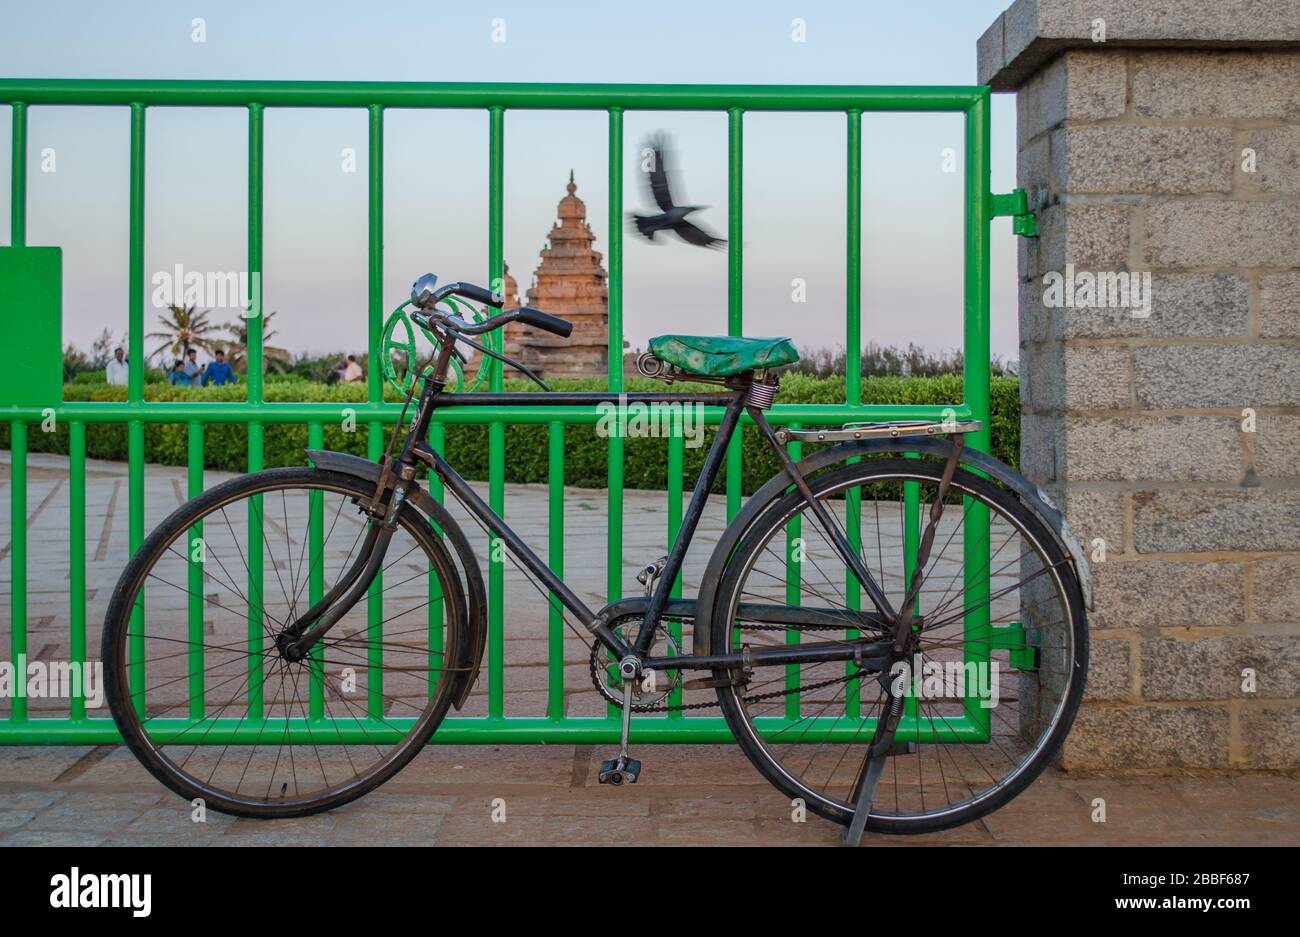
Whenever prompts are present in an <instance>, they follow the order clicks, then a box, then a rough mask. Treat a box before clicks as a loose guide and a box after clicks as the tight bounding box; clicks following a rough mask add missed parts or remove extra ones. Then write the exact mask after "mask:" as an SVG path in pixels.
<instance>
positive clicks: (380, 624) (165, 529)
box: [103, 467, 466, 817]
mask: <svg viewBox="0 0 1300 937" xmlns="http://www.w3.org/2000/svg"><path fill="white" fill-rule="evenodd" d="M373 491H374V486H373V485H371V484H370V483H368V482H365V481H363V480H361V479H357V478H353V477H351V476H347V475H342V474H338V473H334V472H328V471H322V470H318V469H311V468H305V467H304V468H283V469H271V470H268V471H264V472H257V473H255V474H251V475H245V476H241V477H239V478H236V479H232V480H231V481H228V482H225V483H224V484H221V485H218V486H216V487H214V488H212V489H210V490H209V491H207V492H205V493H204V494H202V495H201V496H200V497H198V498H196V499H194V500H193V501H190V502H188V503H187V504H184V505H182V506H181V507H180V508H179V509H177V510H176V511H175V512H174V513H173V514H172V515H171V516H170V517H168V518H167V519H166V520H165V521H163V522H162V524H160V525H159V526H158V528H157V529H156V530H155V531H154V532H153V533H152V534H150V536H149V537H148V538H147V539H146V541H145V542H144V544H143V545H142V546H141V548H140V550H139V551H138V552H137V553H136V555H135V556H134V557H133V558H132V560H131V562H130V564H129V565H128V566H127V568H126V570H125V571H124V572H123V573H122V577H121V579H120V580H119V582H118V585H117V588H116V589H115V590H114V593H113V597H112V601H111V603H110V605H109V609H108V616H107V619H106V621H105V625H104V635H103V661H104V668H105V683H106V687H107V691H108V699H109V704H110V706H111V708H112V712H113V717H114V719H115V720H116V722H117V725H118V728H119V730H120V731H121V733H122V737H123V739H124V740H125V741H126V744H127V745H128V746H129V747H130V748H131V750H132V752H134V753H135V755H136V756H137V757H138V758H139V759H140V761H141V762H142V763H143V764H144V766H145V767H146V768H148V770H149V771H150V772H151V773H152V774H153V775H154V776H155V777H157V778H158V779H159V780H160V781H161V782H162V783H163V784H165V785H167V787H169V788H171V789H172V790H173V791H175V792H176V793H178V794H180V795H181V796H182V797H184V798H186V799H187V800H195V799H202V800H203V802H204V803H205V804H206V806H208V807H212V808H213V809H216V810H219V811H222V812H225V813H231V814H235V815H238V816H248V817H293V816H301V815H304V814H309V813H317V812H319V811H322V810H328V809H330V808H333V807H336V806H339V805H340V804H344V803H347V802H348V801H350V800H353V799H355V798H357V797H360V796H361V795H362V794H365V793H366V792H367V791H370V790H372V789H374V788H375V787H377V786H378V785H380V784H382V783H383V782H384V781H386V780H387V779H388V778H390V777H392V776H393V775H394V774H395V773H396V772H397V771H398V770H399V769H401V767H402V766H403V765H405V764H406V763H407V762H408V761H410V759H411V758H413V757H414V756H415V754H416V753H418V752H419V750H420V748H421V746H423V744H424V743H425V742H426V741H427V740H428V738H429V736H430V735H431V734H432V733H433V731H434V729H436V728H437V726H438V723H439V722H440V721H441V720H442V718H443V716H444V715H446V713H447V709H448V707H449V705H450V704H451V699H452V693H453V688H454V685H455V683H456V681H455V680H454V679H453V671H454V670H455V667H454V664H455V663H456V662H458V661H460V660H461V656H460V655H461V648H462V646H463V643H464V641H465V640H466V639H465V637H464V627H465V615H466V612H465V598H464V591H463V588H462V585H461V581H460V579H459V574H458V570H457V569H456V567H455V564H454V561H453V560H452V558H451V555H450V553H449V552H448V550H447V548H446V547H445V546H444V545H443V543H442V541H441V540H440V539H439V538H438V535H437V531H436V530H435V529H434V528H433V527H432V526H431V524H430V522H429V521H428V520H427V519H426V518H425V517H424V516H423V515H421V514H420V513H418V512H417V511H415V510H414V509H413V508H411V507H410V506H409V505H408V506H405V507H404V508H403V509H402V511H401V512H400V514H399V518H398V520H399V526H398V529H397V531H396V532H395V533H394V535H393V539H392V541H391V543H390V544H389V548H388V552H387V554H386V556H385V559H384V563H383V567H382V569H381V571H380V573H379V575H378V576H377V577H376V579H375V580H374V582H373V584H372V585H371V588H370V592H369V595H368V597H367V598H366V599H363V600H362V601H361V602H359V603H358V604H357V605H356V606H355V607H353V608H352V609H351V610H349V611H348V613H347V614H346V615H345V616H344V617H343V618H342V619H340V620H339V621H338V622H337V623H336V624H335V625H334V627H333V629H332V630H331V631H330V632H329V633H328V634H327V635H326V636H325V638H324V639H323V640H322V641H321V642H320V643H318V644H317V645H316V647H315V648H313V649H312V652H311V654H309V655H308V656H307V657H306V658H305V659H303V660H301V661H297V662H294V661H290V660H287V659H286V658H285V657H283V656H282V655H281V654H280V652H279V651H278V650H277V648H276V644H275V637H276V635H277V634H278V633H279V632H280V631H281V629H283V628H284V627H285V625H286V624H288V623H289V622H292V621H294V620H296V616H297V615H300V614H301V613H302V612H304V611H306V610H307V609H308V608H310V607H311V605H312V604H313V603H314V602H316V601H317V600H318V599H319V598H321V596H323V595H325V594H326V593H327V592H328V591H329V590H330V589H331V588H332V587H333V585H334V584H335V582H337V581H338V579H339V578H340V577H341V576H342V575H343V573H344V571H345V570H347V569H348V567H349V566H350V565H351V564H352V562H353V561H354V560H355V559H356V555H357V553H358V552H359V551H360V550H361V545H362V543H363V541H364V539H365V534H366V531H367V529H368V527H369V525H370V524H371V523H372V521H371V520H370V519H369V517H368V516H367V515H366V514H365V513H364V512H363V511H362V506H363V505H364V504H365V503H366V502H368V501H369V499H370V497H371V495H372V494H373Z"/></svg>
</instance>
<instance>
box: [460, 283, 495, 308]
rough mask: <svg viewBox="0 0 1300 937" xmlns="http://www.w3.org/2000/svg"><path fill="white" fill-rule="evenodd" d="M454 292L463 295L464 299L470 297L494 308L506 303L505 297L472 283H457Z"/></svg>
mask: <svg viewBox="0 0 1300 937" xmlns="http://www.w3.org/2000/svg"><path fill="white" fill-rule="evenodd" d="M455 292H456V295H457V296H464V297H465V298H466V299H472V300H474V302H476V303H483V304H484V305H485V306H492V307H493V308H495V309H500V308H501V307H502V306H504V305H505V304H506V301H505V297H503V296H502V295H501V294H500V293H493V292H492V291H491V290H485V289H484V288H483V287H481V286H475V285H474V284H473V283H457V284H456V290H455Z"/></svg>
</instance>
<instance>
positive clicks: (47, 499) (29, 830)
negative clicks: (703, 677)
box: [0, 452, 1300, 845]
mask: <svg viewBox="0 0 1300 937" xmlns="http://www.w3.org/2000/svg"><path fill="white" fill-rule="evenodd" d="M7 458H8V453H7V452H6V453H3V454H0V507H3V508H6V509H7V505H8V503H9V486H8V478H9V472H8V465H7ZM123 469H124V467H123V466H121V465H118V464H114V463H100V462H94V461H91V462H89V463H88V466H87V479H88V480H87V530H86V537H87V544H86V557H87V585H88V595H87V621H88V626H89V627H88V636H87V637H88V647H89V648H90V650H91V654H92V657H93V656H96V651H97V649H98V638H99V633H98V632H99V623H100V621H101V620H102V616H103V605H104V596H106V594H107V593H108V591H109V590H110V589H111V588H112V584H113V582H114V581H115V580H116V577H117V575H118V574H119V573H120V571H121V568H122V565H123V564H124V563H125V561H126V557H127V541H126V530H127V521H126V500H127V491H126V489H127V485H126V478H125V473H124V471H123ZM225 477H228V476H225V475H224V474H222V473H216V472H209V473H208V474H207V478H206V481H207V483H208V484H209V485H211V484H215V483H216V482H217V481H220V480H221V479H223V478H225ZM66 479H67V463H66V459H61V458H58V457H53V456H48V455H42V454H33V455H32V456H31V458H30V463H29V481H28V517H27V526H28V531H29V564H28V597H29V648H30V653H31V656H32V658H33V659H41V658H46V659H49V660H57V659H60V658H61V657H62V656H64V655H66V653H67V640H68V629H67V615H68V595H67V586H66V581H67V568H68V567H67V562H68V561H67V536H68V487H67V481H66ZM145 490H146V511H145V515H146V516H145V525H146V529H148V528H151V527H152V526H153V525H154V524H156V523H157V522H158V521H159V520H160V519H161V518H162V517H164V516H165V515H166V514H167V513H169V512H170V511H171V510H172V509H173V508H174V507H175V506H176V505H177V504H179V503H180V502H181V501H183V500H184V490H185V481H184V471H183V470H182V469H178V468H171V467H162V466H149V467H148V470H147V475H146V489H145ZM546 504H547V502H546V496H545V489H544V488H540V487H537V486H511V487H510V488H509V490H508V492H507V516H508V517H509V519H510V521H511V523H512V524H514V525H516V526H517V528H518V529H519V530H520V531H521V533H522V534H524V536H525V537H526V539H529V540H530V541H532V542H534V543H535V544H537V545H538V546H539V547H543V548H544V545H545V527H546ZM566 509H567V510H568V512H569V516H568V537H569V539H568V543H567V557H566V559H567V564H566V566H567V568H566V572H567V574H568V575H567V581H569V582H570V583H571V584H572V585H573V586H574V587H575V588H576V589H577V591H578V592H579V594H581V595H583V597H584V598H585V599H587V600H588V601H589V602H591V603H593V604H596V605H599V604H601V603H602V602H603V601H604V598H603V597H604V590H605V539H604V531H605V521H606V513H605V512H606V501H605V496H604V493H603V492H595V491H583V490H577V489H571V490H570V491H568V492H567V493H566ZM624 510H625V521H626V523H625V535H624V555H623V564H622V565H623V580H624V589H625V594H633V593H634V592H635V590H636V588H637V587H636V584H635V582H634V580H633V576H634V575H635V572H636V571H637V570H638V569H639V568H640V567H641V566H642V565H644V563H646V562H647V561H649V560H653V559H654V558H655V557H656V556H658V555H660V554H661V553H662V552H664V540H665V536H666V504H665V498H664V496H663V494H662V493H656V492H638V491H629V492H627V493H626V496H625V509H624ZM724 513H725V512H724V505H723V504H722V501H721V499H713V500H712V501H711V502H710V504H709V507H708V510H707V512H706V515H705V517H704V520H703V523H702V526H701V533H700V537H699V538H698V540H697V545H696V547H695V548H694V549H693V550H692V551H691V555H690V557H689V558H688V563H687V566H686V569H685V574H684V578H685V584H686V594H688V595H689V594H692V593H693V592H694V590H695V589H696V587H697V586H698V583H699V578H700V576H701V575H702V573H703V568H704V563H705V561H706V560H707V558H708V552H709V550H710V549H711V548H712V545H713V543H714V542H715V541H716V539H717V536H718V534H719V533H720V531H721V530H722V528H723V527H724V526H725V517H724ZM466 526H467V528H469V529H470V530H472V531H473V530H475V528H472V527H469V522H468V521H466ZM884 536H885V538H886V540H889V539H890V538H892V537H894V536H895V534H893V533H891V532H889V531H886V532H885V534H884ZM472 539H474V540H475V545H476V547H477V548H478V549H479V551H480V553H481V554H482V553H483V551H484V550H485V544H484V543H483V538H482V537H481V536H478V537H474V538H472ZM9 543H10V525H9V517H8V511H7V510H4V511H3V514H0V647H7V646H8V630H9V621H8V611H9V597H8V592H9V583H10V578H9V577H10V569H9V563H8V562H5V561H4V560H6V559H7V557H8V554H9ZM959 546H960V542H959V541H958V542H957V547H958V549H956V552H957V553H958V555H959V554H960V549H959ZM887 547H888V544H887V545H886V548H887ZM891 572H892V571H891ZM506 604H507V639H506V653H505V660H506V664H507V678H506V681H505V682H506V686H507V693H506V712H507V713H508V714H510V715H539V714H541V713H542V712H543V708H544V700H545V692H546V690H545V687H546V684H545V678H546V668H545V666H543V665H544V662H545V659H546V641H545V635H546V618H545V606H544V604H543V603H541V602H539V601H538V600H537V598H536V593H534V592H533V591H532V589H531V587H530V586H529V585H528V584H527V583H526V582H525V581H524V580H523V578H522V576H520V575H519V574H518V573H517V572H515V571H513V570H512V569H511V568H510V567H507V572H506ZM570 642H572V647H570V646H569V645H570ZM584 650H585V649H584V648H582V647H581V646H579V645H578V644H577V642H576V639H572V638H570V639H569V640H568V641H566V648H565V658H566V681H565V693H566V711H567V712H568V713H570V714H583V715H587V714H590V715H596V714H600V713H602V712H603V711H604V706H603V703H602V702H601V701H600V700H599V698H598V697H596V695H595V694H594V693H593V691H592V690H591V687H590V683H589V681H588V680H587V677H586V665H585V655H584V653H583V652H584ZM32 704H33V706H32V708H33V715H42V714H53V712H57V711H58V710H59V708H60V707H58V705H57V704H56V701H38V700H33V701H32ZM484 704H485V696H484V690H483V686H482V681H480V686H479V688H478V689H477V690H476V693H475V698H474V699H473V700H471V703H470V705H469V707H467V710H468V712H469V714H479V713H481V712H482V711H483V707H484ZM64 705H65V706H66V703H65V704H64ZM44 710H51V712H48V713H46V712H43V711H44ZM65 711H66V710H65ZM5 712H7V701H4V700H0V717H3V715H4V714H5ZM610 754H612V751H607V750H606V749H605V747H603V746H601V747H594V748H593V747H590V746H576V747H575V746H573V745H546V746H528V747H507V746H433V747H431V748H430V749H429V750H427V751H426V752H424V753H422V754H421V755H420V756H419V757H418V758H417V759H416V760H415V762H414V763H413V764H412V765H411V766H409V767H408V768H407V769H405V770H404V771H403V772H402V773H401V774H400V775H399V776H398V777H397V778H396V779H395V780H394V781H392V782H391V783H390V784H388V785H386V786H385V787H384V788H382V789H381V790H379V791H377V792H375V793H374V794H371V795H370V796H368V797H366V798H364V799H363V800H361V801H359V802H357V803H354V804H351V805H348V806H347V807H344V808H341V809H339V810H337V811H335V812H333V813H330V814H326V815H323V816H319V817H314V818H308V819H303V820H294V821H276V822H257V821H248V820H233V819H231V818H229V817H224V816H221V815H219V814H215V813H210V814H209V815H208V817H207V822H206V823H195V822H193V821H192V820H191V819H190V808H189V806H188V805H187V804H186V803H184V802H183V801H181V800H180V799H179V798H177V797H175V796H174V795H173V794H171V793H170V792H169V791H167V790H165V789H164V788H162V786H161V785H159V784H158V783H157V782H156V781H154V779H153V778H152V777H150V776H149V775H147V774H146V772H145V771H144V770H143V769H142V768H141V767H140V766H139V765H138V764H137V763H136V761H135V760H134V758H133V757H132V756H131V755H130V753H129V752H127V751H126V750H125V749H123V748H120V747H98V748H87V747H79V748H73V747H66V748H59V747H48V748H9V749H0V845H23V844H86V845H94V844H110V843H111V844H128V843H129V844H162V843H177V844H192V845H210V844H228V845H256V844H278V843H305V844H319V843H325V844H331V843H337V844H340V845H343V844H353V843H357V844H367V843H392V844H412V845H423V844H495V843H572V844H597V843H611V842H612V843H619V842H640V843H649V844H658V845H684V844H693V843H714V844H736V845H740V844H823V845H834V844H836V843H837V842H838V840H839V831H838V828H836V827H834V826H832V825H831V824H828V823H826V822H824V821H821V820H819V819H817V818H816V817H810V818H809V819H808V821H807V822H806V823H794V822H791V818H790V805H789V804H788V803H787V802H786V801H785V800H784V799H783V798H782V797H781V795H780V794H778V793H777V792H776V791H775V790H773V789H772V788H771V787H770V786H769V785H768V784H767V782H765V781H764V780H763V779H762V778H761V777H760V776H759V775H758V773H757V772H756V771H755V770H754V769H753V767H752V766H751V765H750V764H749V763H748V761H746V760H745V758H744V757H743V756H742V755H741V754H740V753H739V751H738V750H736V749H734V748H732V747H730V746H642V747H641V748H640V749H639V750H638V751H637V752H636V754H637V755H638V757H640V758H641V759H642V761H643V763H644V772H643V775H642V780H641V782H640V783H639V784H637V785H636V786H634V787H626V786H625V787H622V788H610V787H601V786H599V785H597V784H596V768H597V767H598V765H599V762H600V761H601V760H602V759H603V758H606V757H608V756H609V755H610ZM497 798H501V799H503V800H504V804H505V812H506V822H504V823H494V822H492V819H491V813H492V803H493V801H494V800H495V799H497ZM1097 798H1102V799H1104V801H1105V803H1106V811H1107V818H1106V822H1104V823H1098V822H1094V820H1093V813H1094V810H1095V808H1094V803H1093V802H1094V801H1095V800H1096V799H1097ZM869 841H870V842H871V843H872V844H878V845H907V844H917V843H956V844H1027V843H1060V844H1065V843H1068V844H1080V845H1083V844H1090V845H1091V844H1096V845H1101V844H1119V843H1125V844H1139V843H1142V844H1165V843H1179V844H1267V845H1284V844H1285V845H1296V844H1300V781H1296V780H1294V779H1289V778H1282V777H1271V776H1258V775H1256V776H1238V777H1227V776H1222V775H1220V776H1213V777H1182V778H1120V777H1092V778H1078V777H1069V776H1065V775H1063V774H1061V773H1059V772H1054V773H1049V774H1048V775H1047V776H1045V777H1044V778H1043V779H1041V780H1040V781H1038V782H1037V783H1036V784H1035V785H1034V786H1033V787H1032V788H1031V789H1030V790H1029V791H1028V792H1027V793H1026V794H1024V795H1022V796H1021V797H1020V798H1018V799H1017V800H1016V801H1015V802H1013V803H1012V804H1011V805H1009V806H1008V807H1006V808H1004V809H1003V810H1001V811H999V812H997V813H996V814H994V815H992V816H991V817H989V818H987V819H985V820H984V821H982V822H979V823H977V824H973V825H970V826H967V827H964V828H961V829H958V830H953V831H950V832H947V833H943V834H935V835H933V836H924V837H918V838H905V839H900V838H896V837H879V836H876V837H869Z"/></svg>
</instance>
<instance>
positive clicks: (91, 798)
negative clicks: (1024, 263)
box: [0, 745, 1300, 846]
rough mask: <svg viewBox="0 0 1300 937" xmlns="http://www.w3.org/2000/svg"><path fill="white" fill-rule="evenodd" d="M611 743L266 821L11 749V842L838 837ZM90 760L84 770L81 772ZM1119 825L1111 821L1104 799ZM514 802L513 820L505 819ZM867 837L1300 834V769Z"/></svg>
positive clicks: (772, 800) (471, 768) (2, 757)
mask: <svg viewBox="0 0 1300 937" xmlns="http://www.w3.org/2000/svg"><path fill="white" fill-rule="evenodd" d="M607 754H609V753H608V752H606V751H605V750H604V748H603V747H598V746H583V745H579V746H574V745H545V746H542V745H537V746H436V745H435V746H431V747H430V748H429V749H427V750H426V751H425V752H423V753H422V754H421V755H420V756H419V757H418V758H417V759H416V760H415V762H414V763H413V764H412V765H411V766H410V767H409V768H408V769H407V770H406V771H404V772H403V773H401V774H399V775H398V776H397V777H396V778H395V779H394V780H392V781H391V782H389V783H388V784H386V785H385V786H384V787H382V788H380V789H379V790H377V791H375V792H373V793H371V794H369V795H367V796H366V797H363V798H362V799H361V800H359V801H356V802H354V803H352V804H348V805H347V806H344V807H341V808H339V809H337V810H334V811H332V812H330V813H326V814H320V815H317V816H313V817H305V818H302V819H297V820H274V821H257V820H246V819H236V818H233V817H227V816H223V815H221V814H217V813H214V812H208V814H207V818H206V822H203V823H196V822H194V821H193V819H192V813H193V811H192V808H191V806H190V805H189V804H188V803H186V802H184V801H182V800H181V799H180V798H178V797H176V796H174V795H173V794H171V793H170V792H169V791H167V790H165V789H164V788H163V787H162V786H161V785H159V784H158V783H157V782H155V781H154V780H153V778H152V777H150V776H149V775H148V774H146V773H145V771H144V770H143V769H142V768H140V767H139V766H138V765H136V764H135V761H134V758H133V757H132V756H131V755H130V753H129V752H127V751H125V750H124V749H122V748H120V747H114V748H109V747H102V748H30V749H14V748H10V749H0V779H2V780H0V846H41V845H72V846H82V845H85V846H94V845H133V846H156V845H180V846H277V845H326V846H329V845H336V846H354V845H355V846H370V845H400V846H428V845H442V846H465V845H611V844H622V843H628V844H632V843H635V844H639V845H653V846H692V845H734V846H756V845H771V846H836V845H838V844H839V840H840V831H839V828H838V827H836V826H833V825H831V824H829V823H827V822H825V821H823V820H820V819H818V818H817V817H811V816H810V817H809V818H808V819H807V821H806V822H804V823H796V822H793V821H792V819H791V809H790V805H789V803H788V802H786V801H785V799H784V798H783V797H782V796H781V795H780V794H779V793H777V792H776V791H775V790H774V789H773V788H772V787H770V786H769V785H768V784H767V783H766V782H765V781H764V780H763V779H762V778H761V777H760V776H759V775H758V774H757V772H755V771H754V769H753V768H752V767H751V766H750V764H749V762H748V761H746V760H745V758H744V756H743V755H742V754H741V753H740V752H739V750H737V749H736V748H734V747H732V746H725V745H646V746H641V748H640V749H639V751H638V752H637V754H638V755H639V756H640V757H641V759H642V761H643V764H644V769H643V775H642V782H641V783H639V784H636V785H632V786H628V785H625V786H622V787H617V788H615V787H602V786H600V785H598V784H597V783H596V767H597V765H598V764H599V761H600V760H601V759H602V758H603V757H605V756H606V755H607ZM86 763H88V766H87V767H85V768H84V769H80V768H79V767H78V766H80V765H82V764H86ZM1099 798H1100V799H1103V800H1104V801H1105V808H1106V819H1105V822H1096V821H1095V819H1094V815H1095V813H1096V811H1097V806H1096V801H1097V800H1098V799H1099ZM502 808H504V813H505V819H504V822H494V820H493V814H494V811H497V816H498V817H499V816H500V810H501V809H502ZM866 843H867V845H872V846H915V845H979V846H1016V845H1033V844H1044V845H1072V846H1104V845H1202V846H1214V845H1267V846H1297V845H1300V780H1296V779H1293V778H1287V777H1279V776H1272V775H1252V774H1242V775H1236V776H1229V775H1213V776H1206V777H1110V776H1093V777H1077V776H1073V775H1067V774H1065V773H1063V772H1060V771H1056V770H1052V771H1049V772H1047V773H1046V774H1045V775H1044V776H1043V777H1042V778H1040V779H1039V780H1038V781H1037V782H1036V783H1035V784H1034V785H1033V786H1032V787H1031V788H1030V789H1029V790H1028V791H1026V792H1025V793H1024V794H1023V795H1021V796H1020V797H1019V798H1017V799H1016V800H1014V801H1012V802H1011V803H1010V804H1009V805H1007V806H1006V807H1004V808H1003V809H1001V810H999V811H997V812H995V813H993V814H992V815H990V816H988V817H986V818H985V819H983V820H981V821H978V822H976V823H973V824H968V825H967V826H964V827H959V828H958V829H955V830H948V831H945V832H942V833H934V834H927V835H923V836H913V837H896V836H882V835H870V834H869V835H868V836H867V837H866Z"/></svg>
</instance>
